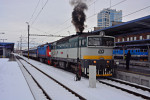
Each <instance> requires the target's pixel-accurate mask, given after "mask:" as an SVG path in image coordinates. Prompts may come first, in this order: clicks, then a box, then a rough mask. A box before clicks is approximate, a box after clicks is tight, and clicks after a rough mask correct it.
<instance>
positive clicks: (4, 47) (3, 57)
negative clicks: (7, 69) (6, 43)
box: [3, 47, 5, 58]
mask: <svg viewBox="0 0 150 100" xmlns="http://www.w3.org/2000/svg"><path fill="white" fill-rule="evenodd" d="M3 58H5V47H3Z"/></svg>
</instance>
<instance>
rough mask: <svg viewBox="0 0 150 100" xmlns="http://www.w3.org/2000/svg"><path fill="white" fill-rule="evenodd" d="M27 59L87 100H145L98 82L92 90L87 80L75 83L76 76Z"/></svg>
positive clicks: (83, 79)
mask: <svg viewBox="0 0 150 100" xmlns="http://www.w3.org/2000/svg"><path fill="white" fill-rule="evenodd" d="M25 59H26V60H27V61H28V62H30V63H32V64H33V65H35V66H37V67H38V68H40V69H41V70H43V71H44V72H46V73H47V74H49V75H50V76H52V77H53V78H55V79H56V80H58V81H59V82H61V83H63V84H65V85H66V86H68V87H69V88H71V89H72V90H74V91H75V92H77V93H78V94H80V95H81V96H83V97H84V98H86V99H87V100H100V99H101V100H143V99H142V98H140V97H136V96H134V95H132V94H129V93H127V92H124V91H122V90H119V89H116V88H113V87H110V86H107V85H104V84H101V83H99V82H98V81H97V83H96V88H90V87H89V80H88V79H86V78H83V77H82V79H81V81H74V77H75V75H74V74H72V73H70V72H66V71H64V70H61V69H58V68H54V67H53V66H49V65H46V64H43V63H40V62H37V61H34V60H31V59H29V60H28V59H27V58H25ZM54 88H55V87H54ZM62 93H63V92H62Z"/></svg>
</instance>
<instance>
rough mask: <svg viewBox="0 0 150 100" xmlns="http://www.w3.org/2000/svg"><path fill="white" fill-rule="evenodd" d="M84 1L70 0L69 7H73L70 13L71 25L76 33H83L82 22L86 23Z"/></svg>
mask: <svg viewBox="0 0 150 100" xmlns="http://www.w3.org/2000/svg"><path fill="white" fill-rule="evenodd" d="M84 1H85V0H71V2H70V3H71V5H73V6H74V9H73V12H72V23H73V25H74V26H75V28H76V31H77V32H81V33H82V32H83V30H84V22H85V21H86V15H85V13H84V11H85V10H87V9H88V7H87V5H86V3H85V2H84Z"/></svg>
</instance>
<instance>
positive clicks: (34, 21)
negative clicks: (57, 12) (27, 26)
mask: <svg viewBox="0 0 150 100" xmlns="http://www.w3.org/2000/svg"><path fill="white" fill-rule="evenodd" d="M47 3H48V0H46V2H45V4H44V5H43V7H42V9H41V10H40V11H39V13H38V14H37V16H36V17H35V19H34V20H33V22H32V23H31V25H33V24H34V23H35V21H36V20H37V18H38V17H39V15H40V14H41V12H42V11H43V9H44V7H45V6H46V4H47Z"/></svg>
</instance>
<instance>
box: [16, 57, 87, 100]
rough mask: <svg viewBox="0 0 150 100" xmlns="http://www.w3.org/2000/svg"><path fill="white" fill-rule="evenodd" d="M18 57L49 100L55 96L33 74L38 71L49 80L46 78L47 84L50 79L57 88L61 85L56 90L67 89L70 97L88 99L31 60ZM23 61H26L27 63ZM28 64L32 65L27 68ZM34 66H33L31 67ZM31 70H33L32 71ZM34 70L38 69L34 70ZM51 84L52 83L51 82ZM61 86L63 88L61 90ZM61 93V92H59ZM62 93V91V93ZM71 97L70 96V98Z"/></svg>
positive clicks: (81, 99)
mask: <svg viewBox="0 0 150 100" xmlns="http://www.w3.org/2000/svg"><path fill="white" fill-rule="evenodd" d="M17 59H18V60H19V61H20V62H21V63H22V65H23V66H24V68H25V69H26V70H27V71H28V73H29V74H30V75H31V76H32V78H33V79H34V81H35V82H36V84H37V85H38V86H39V88H40V89H41V90H42V91H43V93H44V95H45V96H46V98H47V99H48V100H52V99H53V98H52V97H51V94H50V92H48V90H47V89H45V88H44V86H43V85H44V84H43V85H41V83H40V81H39V80H38V78H37V77H36V75H33V74H32V73H35V72H36V73H38V74H40V76H42V77H43V79H44V78H45V77H46V78H47V80H48V81H47V80H44V81H45V84H46V83H47V84H48V83H49V81H50V80H51V81H53V84H55V88H56V87H59V88H57V90H56V91H65V92H68V93H66V94H67V95H70V97H73V96H74V97H73V98H75V99H77V98H78V99H80V100H86V99H85V98H84V97H82V96H81V95H79V94H78V93H76V92H74V91H73V90H71V89H70V88H68V87H67V86H65V85H64V84H62V83H60V82H59V81H57V80H56V79H54V78H53V77H51V76H50V75H48V74H46V73H45V72H43V71H41V70H40V69H38V68H37V67H36V66H34V65H32V64H30V63H29V62H27V61H26V60H24V59H22V58H20V57H17ZM23 63H26V64H25V65H24V64H23ZM27 66H30V67H28V68H27ZM31 67H32V68H31ZM30 70H32V71H31V72H30ZM33 70H36V71H34V72H33ZM49 84H51V83H49ZM60 87H61V90H59V89H60ZM59 94H60V93H59ZM59 94H58V97H59ZM61 94H62V93H61ZM68 99H69V98H68Z"/></svg>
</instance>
